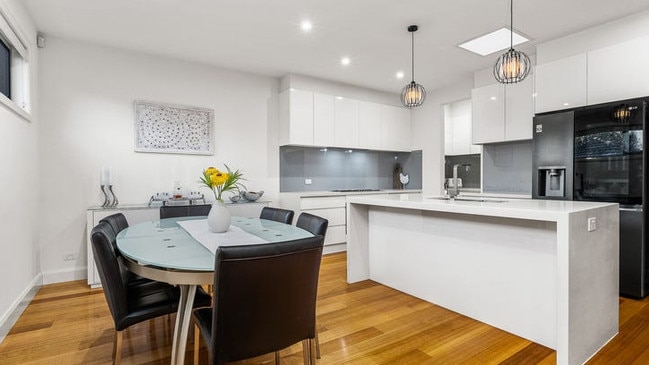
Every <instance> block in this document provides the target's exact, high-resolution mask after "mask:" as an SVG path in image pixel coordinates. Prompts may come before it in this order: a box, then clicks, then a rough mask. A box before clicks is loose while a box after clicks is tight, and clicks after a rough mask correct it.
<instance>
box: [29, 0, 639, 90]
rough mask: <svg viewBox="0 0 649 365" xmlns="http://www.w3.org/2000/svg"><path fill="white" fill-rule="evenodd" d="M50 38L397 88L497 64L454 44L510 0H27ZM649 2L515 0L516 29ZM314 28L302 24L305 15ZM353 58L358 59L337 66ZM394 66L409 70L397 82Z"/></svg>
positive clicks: (588, 23)
mask: <svg viewBox="0 0 649 365" xmlns="http://www.w3.org/2000/svg"><path fill="white" fill-rule="evenodd" d="M22 1H23V2H24V3H25V4H26V7H27V9H28V11H29V12H30V13H31V14H32V16H33V18H34V21H35V23H36V27H37V29H38V30H39V31H41V32H43V33H45V34H46V36H55V37H60V38H67V39H74V40H80V41H87V42H92V43H97V44H101V45H106V46H111V47H118V48H123V49H127V50H134V51H138V52H144V53H149V54H154V55H160V56H167V57H172V58H177V59H183V60H188V61H194V62H199V63H203V64H210V65H215V66H220V67H226V68H229V69H235V70H241V71H246V72H252V73H255V74H261V75H267V76H273V77H282V76H285V75H287V74H289V73H296V74H302V75H308V76H313V77H318V78H323V79H328V80H333V81H338V82H343V83H347V84H352V85H358V86H362V87H367V88H371V89H376V90H382V91H388V92H395V93H396V92H399V91H400V89H401V88H402V87H403V86H404V85H405V84H406V83H408V82H409V81H410V79H411V76H410V75H411V67H410V62H411V57H410V51H411V38H410V34H409V33H408V31H407V27H408V25H410V24H417V25H419V31H418V32H416V33H415V80H416V81H417V82H419V83H421V84H423V85H424V87H426V88H427V89H428V90H433V89H436V88H440V87H444V86H447V85H449V84H451V83H453V82H454V81H455V80H458V78H460V77H463V76H466V74H467V73H470V72H473V71H476V70H480V69H484V68H487V67H490V66H491V65H492V64H493V63H494V62H495V60H496V59H497V58H498V55H499V53H500V52H497V53H495V54H491V55H488V56H485V57H482V56H478V55H474V54H472V53H470V52H468V51H465V50H463V49H460V48H458V47H457V44H459V43H462V42H464V41H466V40H469V39H472V38H474V37H477V36H480V35H482V34H486V33H488V32H491V31H493V30H496V29H498V28H500V27H502V26H508V25H509V21H510V20H509V0H490V1H486V0H446V1H440V0H437V1H434V0H402V1H397V0H236V1H235V0H229V1H226V0H108V1H107V0H56V1H52V0H22ZM643 10H649V1H647V0H617V1H611V0H517V1H515V2H514V29H516V30H517V31H519V32H521V33H522V34H524V35H526V36H528V37H530V38H531V39H532V41H531V42H528V43H526V44H524V45H521V46H517V47H515V48H516V49H519V50H523V51H525V52H526V53H528V54H533V53H534V50H535V45H536V44H538V43H542V42H545V41H548V40H551V39H555V38H558V37H561V36H564V35H566V34H570V33H574V32H577V31H580V30H583V29H586V28H590V27H593V26H595V25H598V24H601V23H605V22H608V21H611V20H615V19H619V18H622V17H624V16H627V15H631V14H633V13H636V12H638V11H643ZM303 19H309V20H310V21H311V22H312V23H313V30H312V31H311V32H309V33H304V32H302V31H301V30H300V22H301V21H302V20H303ZM343 56H348V57H349V58H350V59H351V63H350V64H349V65H348V66H342V65H341V64H340V59H341V57H343ZM397 71H403V72H404V73H405V75H406V76H405V78H404V79H402V80H398V79H396V77H395V74H396V72H397Z"/></svg>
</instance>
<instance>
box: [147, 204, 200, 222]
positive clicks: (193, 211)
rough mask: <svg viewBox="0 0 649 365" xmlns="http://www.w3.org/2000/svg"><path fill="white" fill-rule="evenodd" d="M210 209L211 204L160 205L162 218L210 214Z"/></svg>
mask: <svg viewBox="0 0 649 365" xmlns="http://www.w3.org/2000/svg"><path fill="white" fill-rule="evenodd" d="M210 209H212V206H211V205H210V204H197V205H163V206H161V207H160V219H163V218H177V217H197V216H203V215H208V214H209V213H210Z"/></svg>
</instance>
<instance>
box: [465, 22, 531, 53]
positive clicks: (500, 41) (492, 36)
mask: <svg viewBox="0 0 649 365" xmlns="http://www.w3.org/2000/svg"><path fill="white" fill-rule="evenodd" d="M527 41H529V39H527V38H525V37H523V36H522V35H520V34H518V33H516V31H514V46H516V45H519V44H521V43H525V42H527ZM509 46H510V34H509V28H506V27H502V28H500V29H498V30H496V31H493V32H491V33H488V34H485V35H483V36H480V37H478V38H474V39H471V40H470V41H466V42H464V43H462V44H460V45H458V47H460V48H464V49H466V50H467V51H471V52H473V53H477V54H479V55H480V56H486V55H489V54H492V53H494V52H498V51H502V50H503V49H507V48H509Z"/></svg>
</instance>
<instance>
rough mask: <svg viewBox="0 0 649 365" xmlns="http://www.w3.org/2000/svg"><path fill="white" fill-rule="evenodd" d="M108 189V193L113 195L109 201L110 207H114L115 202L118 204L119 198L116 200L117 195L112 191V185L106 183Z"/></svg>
mask: <svg viewBox="0 0 649 365" xmlns="http://www.w3.org/2000/svg"><path fill="white" fill-rule="evenodd" d="M108 191H109V192H110V195H111V196H112V197H113V199H112V200H113V201H112V202H111V203H110V206H111V207H116V206H117V204H119V200H117V195H115V193H114V192H113V185H108Z"/></svg>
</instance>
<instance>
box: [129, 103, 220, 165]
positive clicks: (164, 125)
mask: <svg viewBox="0 0 649 365" xmlns="http://www.w3.org/2000/svg"><path fill="white" fill-rule="evenodd" d="M213 130H214V110H212V109H206V108H198V107H192V106H183V105H174V104H162V103H155V102H150V101H141V100H136V101H135V151H136V152H154V153H182V154H194V155H213V154H214V148H213V144H214V143H213V142H212V141H213V139H212V131H213Z"/></svg>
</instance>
